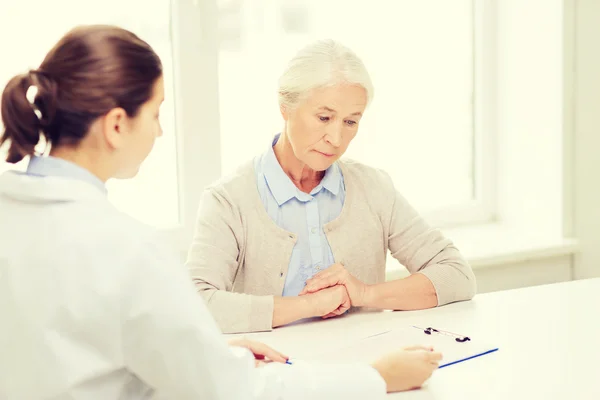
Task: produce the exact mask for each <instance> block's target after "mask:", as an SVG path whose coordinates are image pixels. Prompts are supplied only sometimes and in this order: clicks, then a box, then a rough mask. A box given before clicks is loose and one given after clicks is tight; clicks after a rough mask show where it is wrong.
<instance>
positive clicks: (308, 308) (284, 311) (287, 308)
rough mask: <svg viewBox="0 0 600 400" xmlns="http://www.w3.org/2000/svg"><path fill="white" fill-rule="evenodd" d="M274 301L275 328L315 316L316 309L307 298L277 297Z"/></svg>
mask: <svg viewBox="0 0 600 400" xmlns="http://www.w3.org/2000/svg"><path fill="white" fill-rule="evenodd" d="M273 301H274V305H273V328H275V327H278V326H282V325H287V324H290V323H292V322H294V321H298V320H300V319H303V318H310V317H313V316H314V307H313V305H312V303H311V302H310V299H309V298H308V297H306V296H300V297H281V296H275V297H274V298H273Z"/></svg>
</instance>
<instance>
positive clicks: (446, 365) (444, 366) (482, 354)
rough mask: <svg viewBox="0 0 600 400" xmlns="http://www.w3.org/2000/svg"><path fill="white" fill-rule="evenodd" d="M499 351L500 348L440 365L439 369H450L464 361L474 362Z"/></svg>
mask: <svg viewBox="0 0 600 400" xmlns="http://www.w3.org/2000/svg"><path fill="white" fill-rule="evenodd" d="M498 350H499V348H498V347H496V348H495V349H491V350H488V351H486V352H483V353H480V354H475V355H474V356H471V357H467V358H463V359H462V360H456V361H452V362H449V363H448V364H443V365H440V366H439V367H438V369H441V368H446V367H449V366H451V365H454V364H458V363H461V362H463V361H467V360H472V359H473V358H477V357H481V356H485V355H486V354H490V353H494V352H496V351H498Z"/></svg>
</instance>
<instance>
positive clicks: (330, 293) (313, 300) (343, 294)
mask: <svg viewBox="0 0 600 400" xmlns="http://www.w3.org/2000/svg"><path fill="white" fill-rule="evenodd" d="M305 297H306V299H307V300H308V301H309V302H310V304H311V308H312V310H313V315H315V316H317V317H322V318H331V317H336V316H338V315H342V314H343V313H345V312H346V311H348V309H349V308H350V305H351V304H350V298H349V297H348V292H347V291H346V289H345V288H344V287H343V286H334V287H331V288H325V289H323V290H319V291H318V292H315V293H310V294H307V295H306V296H305Z"/></svg>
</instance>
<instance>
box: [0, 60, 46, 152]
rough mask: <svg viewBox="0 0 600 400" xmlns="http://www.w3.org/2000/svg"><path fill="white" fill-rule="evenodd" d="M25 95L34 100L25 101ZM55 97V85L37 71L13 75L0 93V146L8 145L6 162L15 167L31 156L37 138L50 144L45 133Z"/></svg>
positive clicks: (37, 140)
mask: <svg viewBox="0 0 600 400" xmlns="http://www.w3.org/2000/svg"><path fill="white" fill-rule="evenodd" d="M28 94H29V95H30V97H31V95H32V94H33V95H35V96H33V97H32V98H29V99H28V98H27V97H28ZM56 94H57V90H56V84H55V83H53V82H52V81H51V80H50V79H48V77H46V76H45V75H44V74H43V73H42V72H40V71H30V72H29V73H27V74H22V75H17V76H15V77H14V78H12V79H11V80H10V81H9V82H8V84H7V85H6V88H5V89H4V92H3V93H2V106H1V111H2V114H1V115H2V123H3V125H4V132H3V134H2V136H1V137H0V146H2V145H3V144H4V143H5V142H7V141H10V142H9V148H8V155H7V157H6V161H7V162H9V163H18V162H19V161H21V160H22V159H23V158H24V157H26V156H31V155H33V154H34V153H35V147H36V146H37V144H38V142H39V141H40V134H43V135H44V136H45V138H46V141H47V142H51V141H52V138H51V137H49V135H48V134H47V132H48V127H49V126H50V125H51V123H52V120H53V119H54V114H55V112H56Z"/></svg>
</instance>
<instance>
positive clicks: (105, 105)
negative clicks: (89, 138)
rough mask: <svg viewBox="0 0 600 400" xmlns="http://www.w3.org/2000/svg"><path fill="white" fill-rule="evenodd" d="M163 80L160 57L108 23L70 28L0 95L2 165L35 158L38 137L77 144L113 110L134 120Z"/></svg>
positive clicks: (128, 33) (12, 80) (55, 144)
mask: <svg viewBox="0 0 600 400" xmlns="http://www.w3.org/2000/svg"><path fill="white" fill-rule="evenodd" d="M161 76H162V64H161V62H160V59H159V58H158V56H157V55H156V53H155V52H154V51H153V50H152V48H151V47H150V46H149V45H148V44H147V43H146V42H144V41H143V40H141V39H140V38H138V37H137V36H136V35H135V34H133V33H131V32H129V31H127V30H124V29H121V28H118V27H115V26H108V25H87V26H80V27H77V28H75V29H73V30H71V31H70V32H68V33H67V34H66V35H65V36H64V37H63V38H62V39H60V41H59V42H58V43H57V44H56V45H55V46H54V48H53V49H52V50H50V52H49V53H48V54H47V55H46V58H44V61H42V63H41V64H40V66H39V67H38V68H37V69H34V70H30V71H29V72H27V73H25V74H21V75H17V76H15V77H14V78H12V79H11V80H10V81H9V82H8V84H7V85H6V88H5V89H4V92H3V93H2V104H1V109H2V123H3V125H4V132H3V134H2V136H1V137H0V146H2V145H3V144H5V143H8V144H9V148H8V155H7V157H6V161H7V162H9V163H17V162H19V161H21V160H22V159H23V158H24V157H25V156H28V155H33V154H34V151H35V147H36V145H37V144H38V142H39V140H40V136H41V135H43V136H44V138H45V140H46V142H47V143H49V144H50V145H52V146H53V147H56V146H75V145H77V144H78V143H79V142H80V141H81V140H82V139H83V138H84V137H85V135H86V134H87V132H88V130H89V128H90V125H91V124H92V122H94V121H95V120H96V119H97V118H99V117H101V116H103V115H105V114H107V113H108V112H109V111H110V110H112V109H113V108H117V107H121V108H123V109H124V110H125V112H126V113H127V115H128V116H130V117H135V116H136V114H137V112H138V111H139V109H140V106H141V105H142V104H144V103H145V102H147V101H148V100H149V99H150V98H151V97H152V93H153V89H154V83H155V82H156V81H157V79H158V78H160V77H161ZM32 86H33V87H35V88H37V94H36V95H35V98H33V96H32V94H35V90H33V91H32V90H31V89H30V88H31V87H32ZM28 89H29V90H30V92H29V99H28ZM31 102H33V104H32V103H31Z"/></svg>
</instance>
